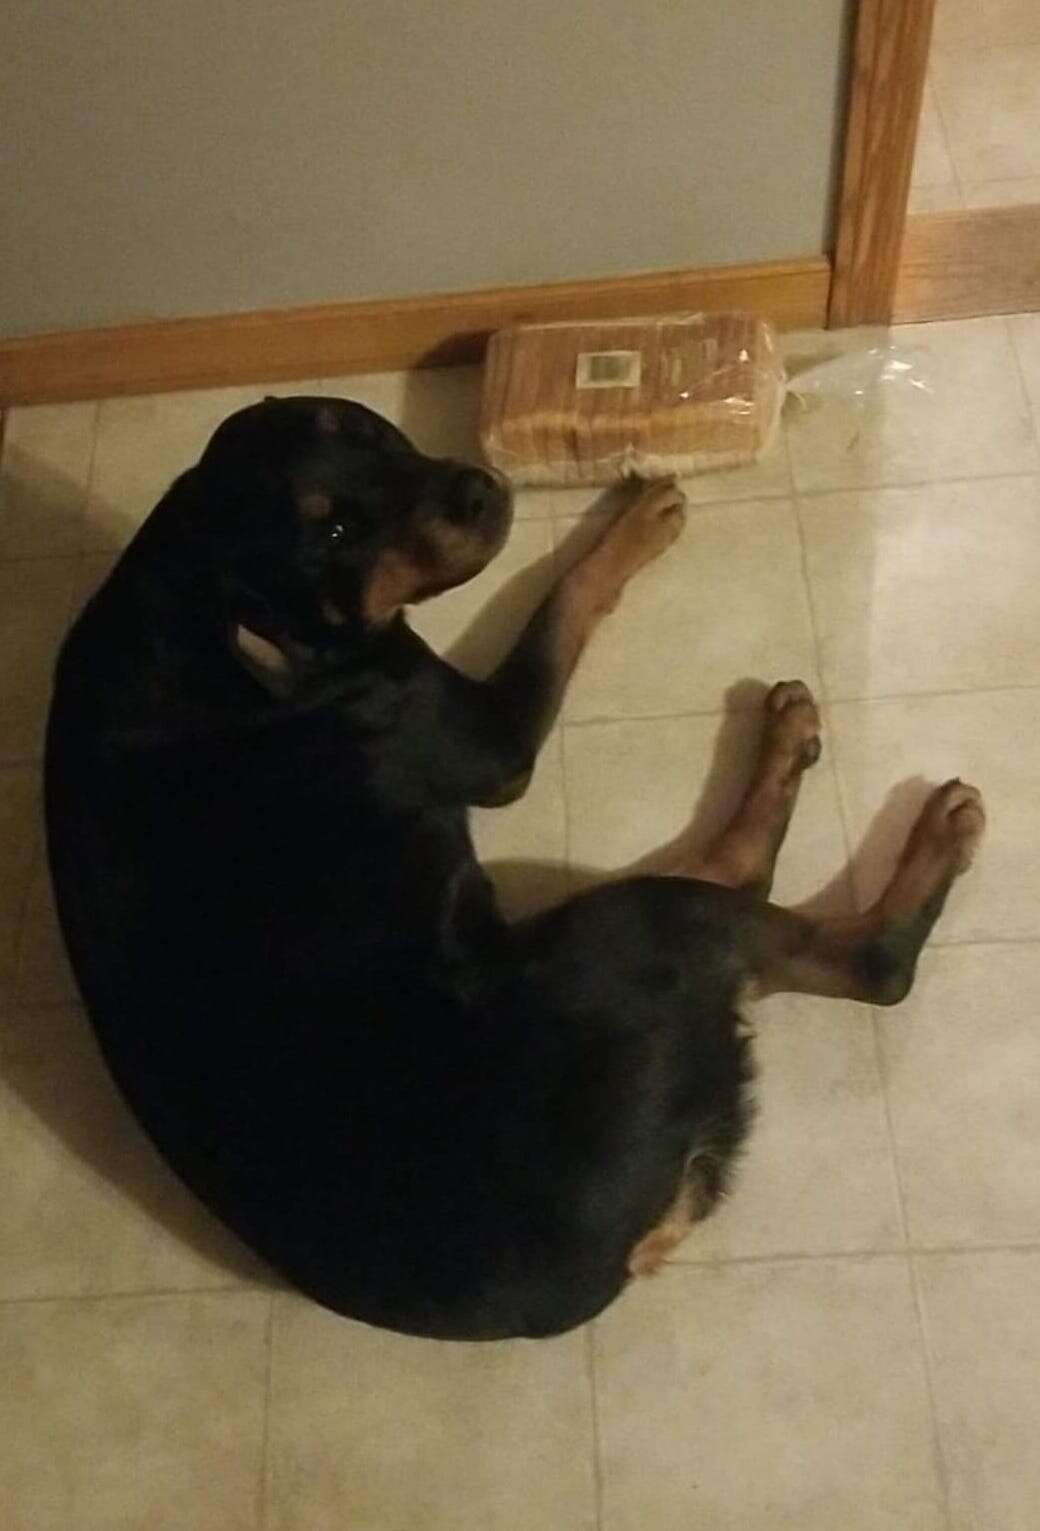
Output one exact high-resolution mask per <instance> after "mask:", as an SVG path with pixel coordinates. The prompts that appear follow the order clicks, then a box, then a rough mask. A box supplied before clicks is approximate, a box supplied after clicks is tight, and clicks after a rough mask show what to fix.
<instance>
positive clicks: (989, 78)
mask: <svg viewBox="0 0 1040 1531" xmlns="http://www.w3.org/2000/svg"><path fill="white" fill-rule="evenodd" d="M932 75H933V78H934V81H935V91H936V96H937V97H938V101H939V108H940V110H941V112H942V115H943V120H944V122H945V124H946V136H947V141H948V143H949V146H950V154H951V155H952V157H953V163H954V166H955V168H956V171H957V175H958V178H959V179H960V180H961V181H963V182H967V181H997V180H1007V179H1010V178H1012V177H1015V176H1024V175H1033V176H1035V175H1040V37H1038V38H1037V39H1036V41H1035V42H1033V43H1025V42H1016V43H1014V44H1011V45H1010V46H1008V45H1005V46H1001V47H978V46H975V47H967V48H957V49H942V48H940V49H936V50H935V52H934V54H933V58H932Z"/></svg>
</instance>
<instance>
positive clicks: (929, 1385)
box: [907, 1255, 953, 1527]
mask: <svg viewBox="0 0 1040 1531" xmlns="http://www.w3.org/2000/svg"><path fill="white" fill-rule="evenodd" d="M907 1263H908V1265H909V1272H908V1274H909V1277H910V1292H911V1295H912V1296H913V1300H914V1313H915V1315H916V1318H917V1336H918V1341H919V1344H920V1348H921V1365H922V1370H923V1372H924V1386H925V1393H926V1394H927V1397H928V1416H929V1419H930V1420H931V1425H932V1453H933V1456H934V1460H935V1476H936V1479H937V1481H938V1485H939V1501H940V1508H941V1509H942V1513H943V1519H944V1520H945V1522H946V1525H947V1526H948V1527H949V1526H951V1525H952V1523H953V1522H952V1513H953V1512H952V1507H951V1504H950V1465H949V1462H948V1461H947V1458H946V1450H945V1447H944V1446H943V1439H942V1430H941V1428H940V1426H939V1408H938V1405H937V1403H936V1391H935V1372H934V1368H933V1366H932V1352H931V1346H930V1345H929V1343H928V1323H927V1320H926V1318H925V1308H924V1297H923V1294H922V1292H921V1282H920V1277H919V1275H918V1270H917V1261H916V1259H915V1258H914V1256H913V1255H911V1256H910V1258H909V1260H908V1262H907Z"/></svg>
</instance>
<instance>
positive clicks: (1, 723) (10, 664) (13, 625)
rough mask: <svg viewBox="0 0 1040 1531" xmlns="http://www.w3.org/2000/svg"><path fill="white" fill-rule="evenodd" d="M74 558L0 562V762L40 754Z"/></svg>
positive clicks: (65, 621)
mask: <svg viewBox="0 0 1040 1531" xmlns="http://www.w3.org/2000/svg"><path fill="white" fill-rule="evenodd" d="M76 575H77V561H76V559H74V558H47V559H31V560H27V561H26V562H24V563H13V564H2V565H0V765H3V764H5V763H8V762H11V761H20V760H36V759H38V758H39V757H40V755H41V754H42V752H43V736H44V727H45V724H46V720H47V707H48V704H49V702H50V693H51V677H52V675H53V671H54V661H55V659H56V658H57V654H58V646H59V644H60V642H61V639H62V637H63V636H64V633H65V628H66V626H67V624H68V618H69V611H70V608H71V603H72V592H73V589H74V587H75V582H76Z"/></svg>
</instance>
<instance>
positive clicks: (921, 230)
mask: <svg viewBox="0 0 1040 1531" xmlns="http://www.w3.org/2000/svg"><path fill="white" fill-rule="evenodd" d="M1037 309H1040V206H1031V207H983V208H973V209H972V210H971V211H969V212H958V213H921V214H919V215H917V216H915V217H912V218H909V219H908V220H907V225H906V232H905V234H904V236H903V253H902V257H901V260H900V263H899V277H898V280H897V283H896V292H895V305H894V311H893V318H894V320H895V321H896V323H900V324H906V323H909V322H911V321H912V320H915V319H963V318H974V317H976V316H978V315H981V314H1007V313H1023V312H1031V311H1034V310H1037Z"/></svg>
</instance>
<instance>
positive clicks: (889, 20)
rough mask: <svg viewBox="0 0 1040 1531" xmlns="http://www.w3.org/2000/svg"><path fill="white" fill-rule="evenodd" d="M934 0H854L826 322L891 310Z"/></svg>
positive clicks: (878, 316) (875, 318)
mask: <svg viewBox="0 0 1040 1531" xmlns="http://www.w3.org/2000/svg"><path fill="white" fill-rule="evenodd" d="M934 12H935V0H859V10H858V17H857V22H856V40H855V51H854V58H853V67H852V89H851V94H850V99H849V112H848V119H847V126H846V138H845V161H844V167H843V173H842V188H841V202H840V205H839V211H838V228H837V238H836V242H835V256H834V284H833V287H832V289H831V302H830V319H829V322H830V324H831V325H832V326H842V325H854V324H875V323H877V324H887V323H888V322H889V320H890V319H891V318H892V314H893V308H894V301H895V292H896V283H897V279H898V273H899V255H900V249H901V246H902V243H903V228H904V225H905V223H906V209H907V202H908V200H909V196H910V175H911V171H912V169H913V160H914V147H915V144H916V140H917V124H918V119H919V117H920V115H921V102H922V98H923V95H924V81H925V73H926V70H927V67H928V47H929V43H930V41H931V35H932V17H933V15H934Z"/></svg>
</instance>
